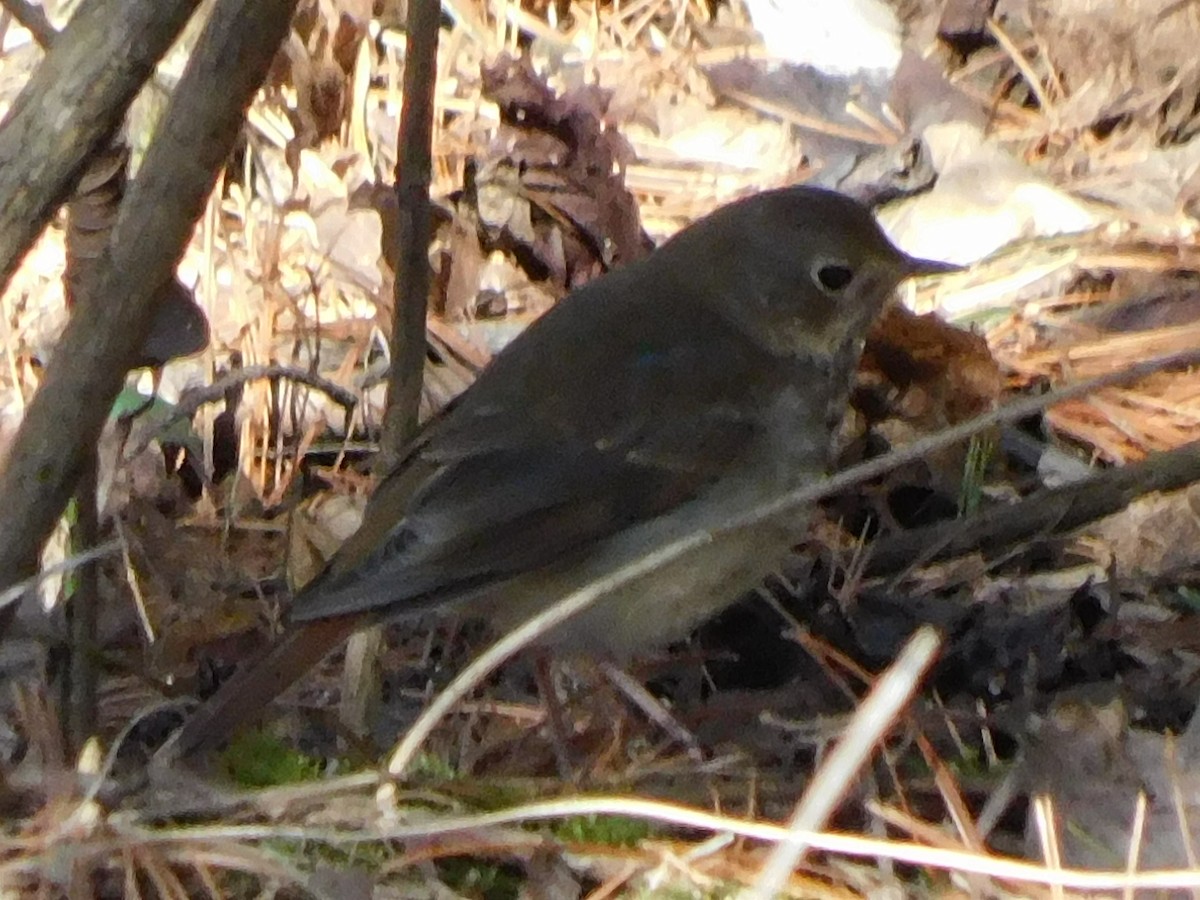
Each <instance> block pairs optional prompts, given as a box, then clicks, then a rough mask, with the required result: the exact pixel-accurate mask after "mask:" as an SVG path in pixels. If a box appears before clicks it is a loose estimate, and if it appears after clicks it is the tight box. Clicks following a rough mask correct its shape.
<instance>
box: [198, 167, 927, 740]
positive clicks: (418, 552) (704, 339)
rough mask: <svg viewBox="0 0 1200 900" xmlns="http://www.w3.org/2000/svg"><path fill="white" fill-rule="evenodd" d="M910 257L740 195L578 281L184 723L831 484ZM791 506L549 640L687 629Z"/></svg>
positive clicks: (826, 199) (822, 195) (781, 196)
mask: <svg viewBox="0 0 1200 900" xmlns="http://www.w3.org/2000/svg"><path fill="white" fill-rule="evenodd" d="M945 268H946V267H945V266H942V265H941V264H937V263H929V262H926V261H922V260H916V259H912V258H911V257H908V256H906V255H904V254H903V253H901V252H900V251H899V250H897V249H896V248H895V247H894V246H893V245H892V244H891V243H890V242H889V241H888V240H887V238H886V237H885V236H884V235H883V233H882V232H881V231H880V229H879V227H878V226H877V225H876V223H875V221H874V219H873V218H872V217H871V215H870V213H869V212H868V211H867V209H866V208H864V207H863V206H861V205H859V204H858V203H856V202H854V201H852V200H850V199H848V198H846V197H843V196H841V195H838V194H835V193H831V192H828V191H823V190H817V189H813V188H805V187H792V188H785V189H781V190H774V191H767V192H764V193H761V194H757V195H754V196H751V197H748V198H746V199H743V200H740V201H737V202H735V203H732V204H730V205H728V206H726V207H723V208H722V209H719V210H717V211H716V212H715V213H713V214H712V215H710V216H708V217H706V218H704V219H702V220H700V221H698V222H696V223H695V224H694V225H692V226H691V227H689V228H686V229H684V230H683V231H682V232H680V233H679V234H678V235H676V236H675V237H674V238H673V239H671V240H670V241H668V242H667V243H666V244H664V245H663V246H662V247H661V248H659V249H658V250H657V251H655V252H654V253H653V254H651V255H650V256H649V257H648V258H647V259H645V260H643V261H641V262H638V263H634V264H632V265H629V266H626V267H625V268H622V269H620V270H618V271H616V272H613V273H610V274H608V275H605V276H604V277H602V278H599V279H597V280H596V281H593V282H592V283H590V284H588V285H587V286H586V287H584V288H582V289H580V290H577V291H575V292H574V293H573V294H571V295H570V296H568V297H567V298H566V299H564V300H563V301H562V302H560V303H559V304H558V305H557V306H556V307H555V308H554V309H552V310H551V311H550V312H548V313H547V314H546V315H545V316H543V317H542V318H541V319H540V320H538V321H537V322H536V323H535V324H533V325H532V326H531V327H530V328H529V329H527V330H526V331H525V332H524V333H523V334H522V335H521V336H520V337H518V338H517V339H516V340H515V341H513V343H512V344H511V345H510V346H509V347H508V348H507V349H505V351H504V352H503V353H501V354H500V355H499V356H497V358H496V359H495V361H494V362H493V363H492V365H491V366H489V367H488V369H487V370H486V371H485V372H484V373H483V374H482V375H481V376H480V378H479V380H478V381H477V382H476V383H475V384H474V385H473V386H472V387H471V388H470V389H469V390H467V391H466V392H465V393H464V394H463V395H462V396H461V397H460V398H459V399H458V400H457V401H456V402H455V403H453V404H452V405H451V406H450V407H449V408H447V409H446V410H445V412H444V413H443V414H442V415H441V416H440V417H438V418H437V419H436V420H435V421H433V422H431V423H430V424H429V425H428V427H427V428H426V429H425V430H424V432H423V433H422V434H421V435H420V436H419V437H418V438H417V440H416V441H415V442H414V443H413V445H412V446H411V447H410V448H409V450H408V452H407V454H406V455H405V457H404V458H403V460H402V461H401V463H400V464H399V465H398V466H397V468H396V469H395V470H394V471H393V472H392V473H391V474H389V475H388V476H387V477H386V478H385V479H384V480H383V481H382V482H381V483H380V485H379V487H378V489H377V490H376V492H375V494H374V496H373V497H372V498H371V501H370V503H369V504H368V506H367V510H366V513H365V516H364V520H363V523H362V526H361V527H360V528H359V530H358V532H357V533H355V534H354V535H353V536H352V537H351V538H350V539H349V540H348V541H347V542H346V544H345V546H343V547H342V549H341V550H340V551H339V552H338V554H337V555H336V556H335V557H334V559H333V560H332V561H331V563H330V565H329V566H328V568H327V570H326V571H325V572H324V573H323V574H322V575H321V576H319V577H318V578H317V579H316V580H314V582H313V583H312V584H311V585H309V586H308V587H306V588H305V589H304V590H303V591H302V592H300V594H299V595H298V596H297V597H296V598H295V601H294V604H293V607H292V613H291V618H292V622H293V624H294V627H293V629H292V630H291V631H290V632H289V633H288V634H286V635H285V636H284V637H283V639H282V640H281V642H280V643H279V645H277V646H276V647H275V648H273V650H272V651H271V652H270V653H268V655H267V657H266V658H265V659H264V660H262V661H260V662H259V663H258V664H257V665H255V666H254V667H252V668H251V669H249V670H247V671H246V672H243V673H240V674H239V675H238V676H237V677H235V678H234V679H233V681H232V682H231V684H230V685H227V686H226V687H225V688H223V689H222V690H221V691H220V692H219V693H218V695H217V696H216V697H215V698H214V699H213V700H211V701H209V702H208V703H207V704H206V705H205V706H204V707H202V708H201V710H200V711H199V713H198V714H197V715H196V716H195V717H193V719H191V720H190V721H189V722H188V723H187V724H186V725H185V727H184V729H183V732H182V734H181V736H180V740H179V744H178V750H179V751H180V752H183V753H189V752H194V751H196V750H199V749H204V748H207V747H211V746H213V745H214V744H216V743H217V742H218V741H219V739H220V738H222V737H223V736H225V735H227V734H228V733H229V731H230V730H232V728H233V727H234V726H235V725H237V724H240V723H241V722H242V721H243V720H245V719H248V718H250V717H252V716H253V715H255V714H256V713H257V712H258V711H259V710H260V709H261V708H262V707H263V706H264V705H265V704H266V703H267V702H269V700H270V699H272V698H273V697H274V696H276V695H277V694H278V693H279V692H280V691H282V690H283V689H285V688H286V687H287V686H288V685H289V684H291V683H292V682H293V681H295V680H296V679H297V678H298V677H299V676H300V675H301V674H302V673H303V672H304V671H305V670H306V669H307V668H309V667H311V666H312V665H313V664H315V663H316V662H317V661H319V660H320V658H321V657H322V656H324V655H325V654H326V653H327V652H329V651H330V650H332V649H334V648H335V647H336V646H337V645H338V644H339V643H340V642H341V641H342V640H344V639H345V637H346V636H348V635H349V634H350V633H351V632H353V631H354V630H355V629H356V628H358V627H361V626H362V625H364V624H367V623H370V622H374V621H378V620H380V619H388V618H394V617H398V616H401V615H404V614H407V613H412V612H417V611H423V610H427V609H430V608H434V607H447V606H452V607H455V608H460V609H463V610H465V611H467V612H468V613H470V614H475V615H478V616H479V617H481V618H484V619H486V620H488V621H489V622H491V623H492V624H493V625H495V627H496V628H498V629H507V628H509V627H512V626H514V625H516V624H518V623H519V622H521V621H523V620H525V619H527V618H529V617H530V616H532V615H534V614H535V613H537V612H539V611H540V610H541V609H543V608H545V607H546V605H548V604H550V603H553V602H554V601H555V600H558V599H560V598H561V597H562V596H563V595H565V594H566V593H568V592H570V591H571V590H575V589H578V588H580V587H582V586H584V585H585V584H587V583H589V582H591V581H593V580H594V579H596V578H598V577H600V576H602V575H606V574H609V573H611V572H612V571H613V570H615V569H616V568H619V567H620V566H621V565H623V564H626V563H629V562H631V561H633V560H636V559H638V558H640V557H642V556H644V555H645V554H646V553H648V552H651V551H653V550H654V549H656V548H658V547H661V546H663V545H665V544H666V543H668V542H670V541H673V540H676V539H678V538H680V537H683V536H685V535H688V534H691V533H693V532H696V531H700V530H710V531H711V530H715V529H721V528H722V527H723V526H726V525H727V524H728V523H730V522H731V521H734V520H737V519H738V518H740V517H741V516H742V515H744V514H747V513H749V512H751V511H753V510H754V509H756V508H757V507H759V506H761V505H762V504H764V503H766V502H768V501H770V500H772V499H774V498H776V497H778V496H779V495H780V494H782V493H784V492H787V491H789V490H794V489H796V488H797V487H800V486H802V485H804V484H806V483H809V482H811V481H813V480H814V479H818V478H820V477H822V476H823V474H824V473H825V471H826V467H827V465H828V462H829V459H828V457H829V452H830V441H831V434H832V430H833V428H834V427H835V426H836V424H837V422H838V420H839V419H840V418H841V415H842V413H843V411H844V407H845V403H846V397H847V393H848V391H849V387H850V382H851V378H852V374H853V370H854V367H855V365H856V363H857V360H858V356H859V352H860V350H861V347H862V341H863V338H864V336H865V334H866V331H867V329H868V327H869V326H870V324H871V322H872V321H873V320H874V318H875V316H876V315H877V314H878V313H879V311H880V310H881V309H882V308H883V305H884V303H885V302H886V300H887V298H888V297H889V296H890V294H891V293H892V291H893V289H894V288H895V287H896V285H897V284H898V283H899V282H900V281H901V280H903V279H904V278H906V277H908V276H910V275H916V274H923V273H929V272H933V271H941V270H944V269H945ZM803 520H804V516H802V515H800V516H797V515H794V514H792V515H787V516H781V517H778V518H776V519H772V520H768V521H765V522H761V523H759V524H756V525H754V526H753V527H749V528H742V529H740V530H734V531H727V532H725V533H723V534H722V536H721V539H720V540H718V541H714V542H711V543H709V544H707V545H705V546H703V547H702V548H700V549H698V550H695V551H693V552H691V553H688V554H687V555H685V556H684V557H683V558H681V559H679V560H677V561H676V562H674V563H671V564H670V565H668V566H666V567H664V568H662V569H659V570H657V571H656V572H654V573H653V574H651V575H649V576H647V577H644V578H641V579H638V580H637V581H635V582H633V583H631V584H629V585H626V586H625V587H622V588H620V589H618V590H617V591H615V592H614V593H612V594H610V595H609V596H606V597H604V598H602V599H601V600H599V601H598V602H597V603H595V604H594V605H593V606H592V607H590V608H588V609H586V610H584V611H583V612H582V613H581V614H580V615H578V616H576V617H575V618H574V619H572V620H570V621H568V622H566V623H564V625H562V626H560V627H559V628H558V629H557V630H556V631H554V632H552V633H551V634H549V635H547V636H546V639H545V642H546V643H547V644H549V645H552V646H554V647H556V648H559V649H566V650H569V651H575V650H584V651H592V652H603V653H610V654H618V655H621V654H627V653H630V652H633V651H635V650H637V649H639V648H641V647H645V646H653V645H655V644H661V643H663V642H666V641H669V640H671V639H673V638H676V637H680V636H682V635H685V634H687V633H688V632H689V631H690V630H691V629H692V628H694V627H695V626H696V625H698V624H699V623H700V622H702V621H704V620H705V619H707V618H709V617H710V616H712V615H714V614H715V613H716V612H718V611H719V610H720V609H722V608H723V607H724V606H726V605H727V604H728V603H730V602H732V601H733V600H735V599H736V598H737V596H738V595H739V594H740V593H741V592H742V591H744V590H745V589H747V588H749V587H751V586H753V585H754V583H755V582H756V581H757V580H758V579H760V578H761V577H762V576H763V575H764V574H765V573H766V572H768V571H769V570H770V569H771V568H772V567H773V566H774V564H775V563H777V562H778V561H779V558H780V557H781V556H782V555H783V554H784V553H786V551H787V550H788V549H789V547H790V546H791V545H792V544H794V543H795V541H796V540H797V538H798V537H799V536H800V535H801V534H802V532H803V528H804V521H803Z"/></svg>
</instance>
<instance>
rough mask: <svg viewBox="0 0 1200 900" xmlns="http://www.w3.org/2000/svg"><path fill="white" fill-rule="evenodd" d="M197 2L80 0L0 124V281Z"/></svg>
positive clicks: (64, 195) (64, 194)
mask: <svg viewBox="0 0 1200 900" xmlns="http://www.w3.org/2000/svg"><path fill="white" fill-rule="evenodd" d="M196 5H197V0H137V2H130V0H88V2H87V3H83V4H81V5H80V8H79V11H78V12H77V13H76V14H75V16H74V17H73V18H72V19H71V21H70V22H69V23H68V24H67V27H66V28H64V29H63V31H62V33H61V34H60V35H59V36H58V37H57V38H55V39H54V42H53V48H52V49H51V50H50V51H49V52H48V53H47V54H46V58H45V59H44V60H42V63H41V65H39V66H38V68H37V70H36V71H35V72H34V73H33V77H32V78H30V80H29V83H28V84H27V85H26V86H25V89H24V90H23V91H21V93H20V95H19V96H18V97H17V100H16V102H15V103H14V104H13V107H12V110H11V111H10V112H9V115H8V117H7V118H6V119H5V121H4V125H3V127H0V288H2V287H3V286H4V285H6V284H7V283H8V280H9V278H10V277H11V276H12V273H13V272H14V271H15V270H16V268H17V266H18V265H19V264H20V262H21V260H22V259H23V258H24V256H25V253H26V252H27V251H28V250H29V248H30V246H32V244H33V242H34V240H36V238H37V236H38V235H39V234H40V233H41V231H42V229H43V228H44V227H45V225H46V222H47V221H48V220H49V218H50V216H52V215H53V214H54V211H55V210H56V209H58V207H59V205H60V204H61V203H62V202H63V201H64V200H65V199H66V198H67V195H68V194H69V193H70V191H71V188H72V187H73V186H74V183H75V181H76V179H77V178H78V177H79V174H80V172H81V171H82V168H83V166H84V164H85V161H86V160H87V158H88V155H89V154H90V153H91V152H92V150H93V148H95V147H96V145H97V144H100V143H101V142H103V141H105V140H107V139H108V137H109V136H110V135H111V134H112V133H113V132H114V131H115V130H116V128H117V127H118V126H119V125H120V123H121V120H122V118H123V117H124V115H125V110H126V109H127V108H128V106H129V103H130V102H131V101H132V100H133V97H134V95H136V94H137V92H138V90H139V89H140V88H141V86H142V85H143V84H144V83H145V81H146V79H147V78H148V77H149V76H150V74H151V73H152V72H153V71H154V66H155V64H157V62H158V60H159V59H160V58H161V57H162V55H163V54H164V53H166V52H167V49H168V48H169V47H170V46H171V44H172V43H173V42H174V40H175V39H176V37H178V36H179V33H180V31H182V29H183V26H184V25H185V24H186V23H187V20H188V18H189V17H190V16H191V14H192V12H193V10H194V9H195V8H196Z"/></svg>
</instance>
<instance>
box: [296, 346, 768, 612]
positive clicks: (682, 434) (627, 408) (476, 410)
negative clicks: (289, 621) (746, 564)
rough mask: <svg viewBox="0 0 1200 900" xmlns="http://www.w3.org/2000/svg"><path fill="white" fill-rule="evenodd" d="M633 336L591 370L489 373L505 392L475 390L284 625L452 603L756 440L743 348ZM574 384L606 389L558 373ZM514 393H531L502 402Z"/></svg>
mask: <svg viewBox="0 0 1200 900" xmlns="http://www.w3.org/2000/svg"><path fill="white" fill-rule="evenodd" d="M645 331H646V330H645V328H644V327H643V329H642V330H641V331H640V332H639V344H640V346H639V347H636V348H633V350H634V351H635V352H632V353H629V354H625V353H613V354H612V355H611V357H610V361H608V362H607V364H606V365H605V366H603V367H600V368H599V369H592V368H591V367H589V366H587V365H583V366H580V365H578V362H579V361H578V360H576V361H575V362H576V364H575V365H570V366H563V367H561V368H560V370H559V371H555V370H554V369H555V366H554V365H553V364H552V363H550V364H548V363H546V362H545V360H542V361H541V362H538V363H536V364H533V363H531V364H530V365H531V366H532V369H531V371H527V372H526V371H520V372H515V373H514V372H508V373H499V374H503V375H504V383H505V385H506V387H507V391H508V392H507V393H503V394H502V393H499V392H494V391H493V389H492V388H491V384H494V383H499V382H498V381H495V382H488V381H486V379H485V381H482V382H480V383H477V385H476V386H475V387H474V388H472V389H471V391H469V392H468V393H467V395H465V396H464V397H463V398H462V402H461V403H459V404H458V405H457V406H456V407H455V408H454V409H453V410H452V411H451V412H450V413H449V415H447V416H446V417H445V418H444V419H443V420H441V421H439V422H438V423H436V424H435V425H434V426H433V427H432V428H431V429H429V430H428V432H427V434H426V436H425V437H424V438H423V439H422V440H421V442H420V443H419V444H418V445H417V446H416V447H415V448H414V450H413V452H412V453H411V454H410V456H409V457H408V459H407V460H406V461H405V463H404V464H402V466H401V467H400V469H399V470H397V471H396V472H394V473H393V474H392V475H391V476H389V478H387V479H386V480H385V481H384V482H383V483H382V484H381V485H380V488H379V489H378V490H377V492H376V495H375V496H374V497H373V498H372V502H371V504H369V505H368V508H367V511H366V514H365V516H364V524H363V526H362V528H361V529H360V531H359V533H358V534H356V535H355V537H354V538H352V539H351V540H350V541H349V542H348V543H347V546H346V547H345V548H344V549H343V550H342V551H341V552H340V553H339V557H340V558H335V560H334V562H333V564H332V565H331V567H330V569H329V570H328V571H327V572H326V573H325V574H324V575H323V576H321V577H320V578H319V579H318V580H317V581H315V582H314V583H313V584H312V585H311V586H310V587H309V588H306V589H305V590H304V591H303V592H302V593H301V594H300V595H299V596H297V598H296V602H295V604H294V607H293V612H292V617H293V619H295V620H297V621H310V620H313V619H319V618H323V617H327V616H335V615H345V614H348V613H356V612H364V611H376V612H380V613H384V612H386V613H397V612H401V611H403V610H415V609H418V608H421V607H425V606H431V605H437V604H441V603H444V602H449V601H453V600H454V599H456V598H458V597H461V596H464V595H467V594H472V593H475V592H477V591H479V590H480V589H484V588H487V587H490V586H492V585H498V584H500V583H503V582H504V581H505V580H507V579H509V578H511V577H513V576H515V575H519V574H521V573H523V572H527V571H530V570H533V569H536V568H539V567H541V566H544V565H547V564H549V563H552V562H555V561H559V560H563V559H564V558H569V557H570V556H571V555H572V554H574V553H581V552H584V551H585V550H586V548H587V547H589V546H590V545H592V544H594V543H595V542H596V541H599V540H601V539H603V538H605V537H607V536H609V535H612V534H614V533H616V532H618V531H620V530H622V529H625V528H627V527H629V526H630V525H633V524H635V523H638V522H641V521H644V520H647V519H650V518H653V517H655V516H658V515H661V514H662V513H664V512H667V511H669V510H671V509H672V508H674V507H676V506H678V505H679V504H681V503H684V502H685V501H687V500H688V499H690V498H692V497H694V496H696V494H697V493H698V492H699V491H701V490H703V489H704V487H705V486H706V485H709V484H711V483H713V482H714V481H716V480H718V479H720V478H721V477H722V475H724V474H725V473H726V472H727V471H728V470H729V468H730V467H731V466H733V465H736V464H737V461H738V460H740V459H742V458H743V457H744V455H745V453H746V452H748V448H749V447H750V446H751V445H752V444H753V442H754V440H755V439H756V436H757V434H758V431H759V421H758V413H759V410H758V408H757V407H756V404H755V402H754V398H752V397H748V396H744V395H745V394H746V393H747V391H748V390H749V389H750V388H751V387H753V388H754V389H756V390H757V389H759V388H761V384H760V383H759V382H757V381H755V379H754V378H753V377H752V373H751V372H749V371H743V370H746V369H747V367H748V366H749V365H751V361H750V358H749V357H748V356H747V353H746V348H734V347H722V346H714V345H713V342H712V341H711V340H710V341H709V342H708V343H707V344H706V345H704V346H701V347H694V348H692V349H679V348H678V347H674V348H671V349H669V350H663V351H662V352H660V348H659V347H657V346H655V342H654V341H653V340H650V341H647V340H646V338H645ZM611 343H612V342H610V346H609V349H610V350H611V349H612V347H611ZM717 343H718V344H719V343H720V341H719V340H718V341H717ZM618 344H619V342H618ZM669 344H670V342H669V341H663V342H662V347H663V348H666V347H667V346H668V345H669ZM618 349H620V348H619V347H618ZM581 352H584V351H581ZM714 352H715V354H716V355H715V357H714V356H713V355H711V354H713V353H714ZM722 356H724V358H722ZM617 360H624V362H621V363H618V362H617ZM585 362H586V361H585ZM589 370H590V371H592V372H594V373H598V375H599V377H601V378H603V379H604V380H605V381H606V382H607V383H606V384H600V385H596V384H592V385H585V384H583V383H581V382H580V381H579V380H578V379H577V378H576V377H575V376H574V374H573V373H576V372H586V371H589ZM522 378H527V379H529V380H531V381H532V382H541V385H540V390H536V389H534V388H532V387H531V390H530V391H529V392H528V393H526V394H525V395H524V396H522V394H521V393H520V392H518V393H517V394H516V395H515V397H514V395H513V394H512V393H511V387H512V385H513V384H514V383H516V382H520V381H521V380H522ZM555 378H558V379H559V381H558V382H557V383H556V382H555V381H554V380H553V379H555ZM545 379H550V380H549V381H545ZM531 397H532V399H530V398H531Z"/></svg>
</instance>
